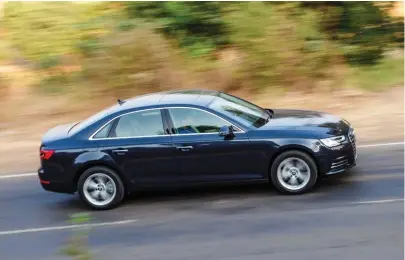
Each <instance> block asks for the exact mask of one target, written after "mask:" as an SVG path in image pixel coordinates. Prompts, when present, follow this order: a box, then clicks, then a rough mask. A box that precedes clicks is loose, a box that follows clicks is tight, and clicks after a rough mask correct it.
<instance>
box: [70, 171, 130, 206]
mask: <svg viewBox="0 0 405 260" xmlns="http://www.w3.org/2000/svg"><path fill="white" fill-rule="evenodd" d="M77 190H78V193H79V196H80V199H81V200H82V202H83V203H84V204H85V205H86V206H88V207H90V208H92V209H95V210H106V209H113V208H115V207H117V206H118V205H119V204H120V203H121V202H122V200H123V198H124V184H123V183H122V180H121V178H120V177H119V176H118V175H117V174H116V173H115V172H114V171H113V170H111V169H109V168H107V167H102V166H95V167H91V168H89V169H87V170H86V171H85V172H84V173H83V174H82V175H81V176H80V178H79V181H78V183H77Z"/></svg>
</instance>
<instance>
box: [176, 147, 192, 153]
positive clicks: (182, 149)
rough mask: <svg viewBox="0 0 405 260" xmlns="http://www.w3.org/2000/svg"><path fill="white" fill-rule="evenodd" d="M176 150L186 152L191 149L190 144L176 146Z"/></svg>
mask: <svg viewBox="0 0 405 260" xmlns="http://www.w3.org/2000/svg"><path fill="white" fill-rule="evenodd" d="M176 149H177V150H180V151H182V152H188V151H190V150H193V147H192V146H176Z"/></svg>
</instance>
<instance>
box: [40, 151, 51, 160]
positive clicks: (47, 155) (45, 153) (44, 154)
mask: <svg viewBox="0 0 405 260" xmlns="http://www.w3.org/2000/svg"><path fill="white" fill-rule="evenodd" d="M54 152H55V151H54V150H44V149H41V151H40V153H39V154H40V157H41V159H44V160H48V159H49V158H51V156H52V155H53V154H54Z"/></svg>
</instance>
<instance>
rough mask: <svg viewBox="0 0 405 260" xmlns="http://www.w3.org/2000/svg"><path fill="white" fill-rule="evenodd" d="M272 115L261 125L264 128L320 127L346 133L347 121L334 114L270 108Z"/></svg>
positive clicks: (336, 132)
mask: <svg viewBox="0 0 405 260" xmlns="http://www.w3.org/2000/svg"><path fill="white" fill-rule="evenodd" d="M271 111H272V112H273V117H272V118H271V119H270V121H269V122H268V123H267V124H266V125H265V126H263V128H264V129H273V128H274V129H277V128H278V129H280V128H283V129H297V130H300V129H303V130H304V129H308V130H309V129H313V128H314V127H316V128H318V129H319V128H321V129H323V130H325V132H326V133H327V134H330V135H340V134H347V133H348V132H349V128H350V125H349V123H348V122H347V121H346V120H344V119H342V118H340V117H337V116H335V115H331V114H328V113H323V112H318V111H308V110H292V109H272V110H271Z"/></svg>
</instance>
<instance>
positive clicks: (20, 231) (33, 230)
mask: <svg viewBox="0 0 405 260" xmlns="http://www.w3.org/2000/svg"><path fill="white" fill-rule="evenodd" d="M136 221H138V220H137V219H129V220H122V221H113V222H103V223H90V224H77V225H67V226H54V227H42V228H28V229H15V230H8V231H0V236H5V235H16V234H24V233H38V232H46V231H55V230H65V229H73V228H86V227H102V226H117V225H124V224H129V223H134V222H136Z"/></svg>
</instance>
